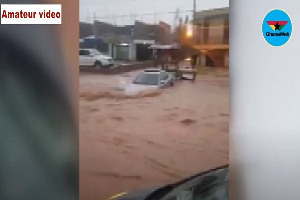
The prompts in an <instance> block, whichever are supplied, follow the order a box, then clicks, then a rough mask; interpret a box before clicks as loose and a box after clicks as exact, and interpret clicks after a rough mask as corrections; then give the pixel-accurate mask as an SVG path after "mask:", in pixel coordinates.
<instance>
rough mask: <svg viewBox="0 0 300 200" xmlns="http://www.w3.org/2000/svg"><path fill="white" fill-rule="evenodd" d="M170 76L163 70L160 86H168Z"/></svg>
mask: <svg viewBox="0 0 300 200" xmlns="http://www.w3.org/2000/svg"><path fill="white" fill-rule="evenodd" d="M168 78H169V76H168V74H167V73H166V72H161V73H160V76H159V81H160V87H161V88H164V87H167V86H168V84H170V83H169V79H168Z"/></svg>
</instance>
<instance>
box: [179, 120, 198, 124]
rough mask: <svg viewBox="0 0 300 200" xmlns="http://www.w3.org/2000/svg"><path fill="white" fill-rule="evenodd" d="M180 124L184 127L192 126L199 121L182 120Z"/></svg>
mask: <svg viewBox="0 0 300 200" xmlns="http://www.w3.org/2000/svg"><path fill="white" fill-rule="evenodd" d="M180 122H181V123H182V124H184V125H191V124H194V123H196V122H197V121H196V120H194V119H184V120H181V121H180Z"/></svg>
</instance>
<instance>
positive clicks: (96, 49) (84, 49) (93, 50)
mask: <svg viewBox="0 0 300 200" xmlns="http://www.w3.org/2000/svg"><path fill="white" fill-rule="evenodd" d="M79 50H88V51H94V50H97V49H88V48H83V49H79Z"/></svg>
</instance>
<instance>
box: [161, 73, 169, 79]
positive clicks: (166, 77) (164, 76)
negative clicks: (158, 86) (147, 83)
mask: <svg viewBox="0 0 300 200" xmlns="http://www.w3.org/2000/svg"><path fill="white" fill-rule="evenodd" d="M168 77H169V76H168V74H167V73H166V72H161V73H160V80H167V79H168Z"/></svg>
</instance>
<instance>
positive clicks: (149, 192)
mask: <svg viewBox="0 0 300 200" xmlns="http://www.w3.org/2000/svg"><path fill="white" fill-rule="evenodd" d="M146 199H147V200H176V199H184V200H208V199H215V200H229V166H228V165H226V166H222V167H219V168H216V169H212V170H209V171H206V172H204V173H201V174H197V175H195V176H193V177H190V178H187V179H184V180H181V181H179V182H177V183H174V184H170V185H165V186H162V187H157V188H149V189H144V190H141V191H137V192H132V193H126V192H123V193H120V194H117V195H115V196H113V197H111V198H110V199H109V200H146Z"/></svg>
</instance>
